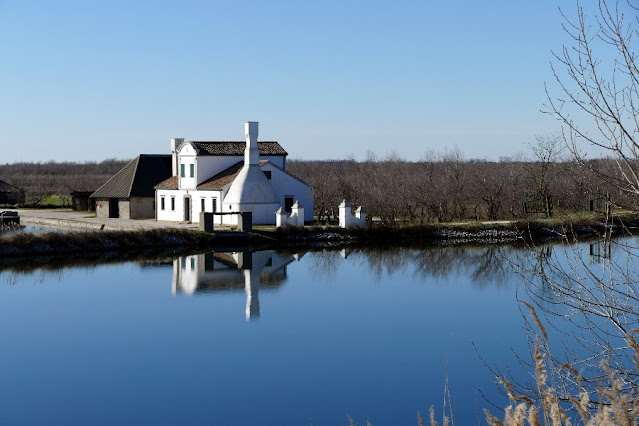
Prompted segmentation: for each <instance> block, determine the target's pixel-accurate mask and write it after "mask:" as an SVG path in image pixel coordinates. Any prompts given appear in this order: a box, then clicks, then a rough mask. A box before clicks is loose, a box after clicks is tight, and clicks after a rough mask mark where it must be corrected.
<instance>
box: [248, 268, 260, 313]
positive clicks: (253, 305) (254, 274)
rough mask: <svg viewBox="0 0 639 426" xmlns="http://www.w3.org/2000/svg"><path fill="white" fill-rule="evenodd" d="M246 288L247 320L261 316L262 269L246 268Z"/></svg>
mask: <svg viewBox="0 0 639 426" xmlns="http://www.w3.org/2000/svg"><path fill="white" fill-rule="evenodd" d="M244 289H245V290H246V320H247V321H250V320H252V319H256V318H259V317H260V299H259V291H260V271H259V270H257V269H252V270H251V269H245V270H244Z"/></svg>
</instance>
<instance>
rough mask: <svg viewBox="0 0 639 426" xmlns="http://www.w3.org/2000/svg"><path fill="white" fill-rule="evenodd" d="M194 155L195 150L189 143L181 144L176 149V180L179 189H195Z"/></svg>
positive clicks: (195, 153)
mask: <svg viewBox="0 0 639 426" xmlns="http://www.w3.org/2000/svg"><path fill="white" fill-rule="evenodd" d="M196 155H197V152H196V151H195V148H194V147H193V145H191V144H190V143H185V144H183V145H182V147H181V148H180V150H179V151H178V177H179V179H178V180H179V188H180V189H195V187H196V186H197V180H196V176H197V170H196V168H197V167H196V164H195V158H196Z"/></svg>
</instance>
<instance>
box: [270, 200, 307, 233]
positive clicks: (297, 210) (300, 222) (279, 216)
mask: <svg viewBox="0 0 639 426" xmlns="http://www.w3.org/2000/svg"><path fill="white" fill-rule="evenodd" d="M284 225H290V226H304V206H303V205H302V203H300V201H299V200H297V201H295V204H293V207H292V208H291V214H290V215H289V214H288V213H286V212H285V211H284V210H283V209H282V208H281V207H280V208H279V209H278V210H277V211H276V212H275V226H277V227H278V228H281V227H282V226H284Z"/></svg>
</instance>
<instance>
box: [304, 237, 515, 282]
mask: <svg viewBox="0 0 639 426" xmlns="http://www.w3.org/2000/svg"><path fill="white" fill-rule="evenodd" d="M519 251H520V250H517V249H515V248H513V247H509V248H504V247H501V246H485V247H434V248H429V249H420V250H416V249H409V248H392V249H377V248H374V249H373V248H371V249H367V248H359V249H356V250H354V251H352V252H349V253H348V258H349V259H351V261H353V262H356V263H357V264H358V265H360V266H361V267H362V268H363V269H365V270H368V271H371V273H372V274H373V275H374V276H375V277H377V278H381V277H382V276H383V275H384V274H386V275H393V274H395V273H397V272H399V271H404V270H410V269H414V271H415V274H416V275H417V276H418V277H420V278H428V277H435V278H444V277H447V276H449V275H451V274H467V275H468V276H470V278H471V280H472V281H473V282H474V283H475V284H477V285H480V286H484V285H487V284H492V285H495V284H503V283H504V282H506V278H507V277H508V273H509V270H510V269H509V262H507V261H506V257H507V256H517V253H518V252H519ZM340 257H344V255H343V253H342V254H340V252H338V251H330V250H325V251H322V252H316V253H312V254H311V259H312V260H311V264H310V270H311V272H312V273H313V274H314V275H317V276H320V275H322V276H326V277H327V278H329V279H330V278H332V277H333V276H334V274H335V272H336V270H337V268H338V266H339V262H340V260H341V259H340Z"/></svg>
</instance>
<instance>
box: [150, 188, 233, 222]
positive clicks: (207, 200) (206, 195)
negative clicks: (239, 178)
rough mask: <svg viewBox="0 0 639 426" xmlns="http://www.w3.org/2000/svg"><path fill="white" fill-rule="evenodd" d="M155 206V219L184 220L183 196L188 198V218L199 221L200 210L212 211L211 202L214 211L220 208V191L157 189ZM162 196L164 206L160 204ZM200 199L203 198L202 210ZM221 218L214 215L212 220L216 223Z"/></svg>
mask: <svg viewBox="0 0 639 426" xmlns="http://www.w3.org/2000/svg"><path fill="white" fill-rule="evenodd" d="M155 197H156V200H155V202H156V206H157V209H156V211H157V215H156V218H157V220H167V221H174V222H182V221H184V208H185V201H184V199H185V198H187V197H188V198H189V199H190V202H189V204H190V206H189V207H190V215H189V216H190V220H191V222H193V223H199V222H200V212H202V211H205V212H213V203H214V202H215V204H216V211H220V209H221V206H220V205H221V199H222V193H221V191H211V190H207V191H198V190H195V191H192V190H182V189H158V190H156V191H155ZM163 198H164V208H162V207H163V205H162V199H163ZM172 198H173V199H174V200H175V201H174V205H173V208H172V204H171V199H172ZM202 200H204V210H202ZM221 220H222V219H221V218H220V217H219V216H216V217H215V218H214V221H215V223H216V224H220V223H222V222H221Z"/></svg>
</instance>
